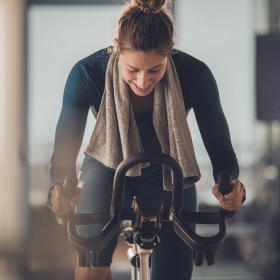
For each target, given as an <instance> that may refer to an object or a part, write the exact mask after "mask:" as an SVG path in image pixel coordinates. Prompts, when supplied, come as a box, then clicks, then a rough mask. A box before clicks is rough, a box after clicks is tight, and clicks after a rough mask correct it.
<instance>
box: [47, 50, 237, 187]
mask: <svg viewBox="0 0 280 280" xmlns="http://www.w3.org/2000/svg"><path fill="white" fill-rule="evenodd" d="M109 56H110V54H109V53H108V52H107V49H102V50H100V51H97V52H95V53H93V54H91V55H90V56H88V57H86V58H84V59H82V60H80V61H78V62H77V63H76V64H75V65H74V67H73V68H72V70H71V72H70V74H69V76H68V79H67V82H66V86H65V90H64V96H63V105H62V110H61V114H60V117H59V120H58V124H57V128H56V134H55V144H54V150H53V155H52V157H51V162H50V170H49V171H50V178H51V181H52V183H53V184H54V183H56V182H62V181H63V180H64V178H65V177H66V175H75V174H76V159H77V155H78V152H79V150H80V147H81V143H82V139H83V135H84V130H85V125H86V120H87V115H88V111H89V108H90V109H91V110H92V112H93V115H94V116H95V117H96V116H97V114H98V111H99V107H100V103H101V99H102V96H103V92H104V87H105V74H106V68H107V64H108V61H109ZM172 59H173V61H174V63H175V66H176V70H177V74H178V77H179V81H180V84H181V88H182V93H183V98H184V103H185V109H186V111H188V110H189V109H191V108H192V109H193V110H194V113H195V117H196V120H197V123H198V127H199V130H200V133H201V136H202V139H203V142H204V145H205V147H206V150H207V152H208V155H209V157H210V160H211V163H212V167H213V176H214V180H215V182H217V178H218V175H219V174H220V173H224V172H226V173H229V174H230V175H231V178H232V179H236V178H238V175H239V166H238V163H237V159H236V155H235V153H234V150H233V147H232V144H231V139H230V133H229V129H228V125H227V121H226V119H225V116H224V113H223V110H222V107H221V104H220V98H219V92H218V88H217V85H216V82H215V79H214V77H213V75H212V73H211V71H210V69H209V68H208V67H207V66H206V65H205V64H204V63H203V62H202V61H200V60H198V59H196V58H194V57H192V56H190V55H188V54H186V53H183V52H181V51H178V52H176V53H175V54H173V55H172Z"/></svg>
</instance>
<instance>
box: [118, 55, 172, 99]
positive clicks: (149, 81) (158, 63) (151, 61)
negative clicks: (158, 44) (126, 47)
mask: <svg viewBox="0 0 280 280" xmlns="http://www.w3.org/2000/svg"><path fill="white" fill-rule="evenodd" d="M118 56H119V63H120V71H121V75H122V77H123V79H124V80H125V81H126V82H127V83H128V84H129V86H130V88H131V89H132V91H133V92H134V93H135V94H136V95H138V96H146V95H148V94H149V93H151V91H152V90H153V89H154V87H155V85H156V84H157V83H158V82H159V81H160V80H161V78H162V77H163V75H164V73H165V70H166V64H167V57H165V56H161V55H158V54H157V53H156V52H153V51H152V52H141V51H124V52H122V53H120V54H119V55H118Z"/></svg>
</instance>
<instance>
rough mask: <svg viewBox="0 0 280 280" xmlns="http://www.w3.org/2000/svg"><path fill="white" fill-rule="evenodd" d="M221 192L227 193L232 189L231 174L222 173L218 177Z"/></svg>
mask: <svg viewBox="0 0 280 280" xmlns="http://www.w3.org/2000/svg"><path fill="white" fill-rule="evenodd" d="M218 184H219V192H220V193H222V195H226V194H228V193H230V192H231V191H232V184H231V178H230V175H229V174H220V175H219V178H218Z"/></svg>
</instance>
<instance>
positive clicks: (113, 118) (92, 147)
mask: <svg viewBox="0 0 280 280" xmlns="http://www.w3.org/2000/svg"><path fill="white" fill-rule="evenodd" d="M153 123H154V127H155V131H156V134H157V136H158V140H159V142H160V145H161V148H162V153H164V154H167V155H170V156H172V157H173V158H175V159H176V160H177V161H178V162H179V164H180V165H181V167H182V170H183V176H184V188H187V187H189V186H191V185H192V184H194V183H196V182H197V181H198V180H199V179H200V177H201V175H200V172H199V168H198V165H197V161H196V158H195V153H194V149H193V144H192V139H191V135H190V131H189V127H188V123H187V120H186V112H185V107H184V100H183V95H182V90H181V86H180V82H179V79H178V75H177V72H176V68H175V65H174V62H173V60H172V58H171V57H170V58H169V59H168V61H167V68H166V72H165V74H164V76H163V78H162V79H161V81H160V82H159V83H158V84H157V85H156V86H155V89H154V106H153ZM141 149H142V150H141ZM85 152H86V153H88V154H89V155H91V156H93V157H94V158H96V159H97V160H99V161H101V162H102V163H103V164H105V165H106V166H108V167H111V168H117V167H118V165H119V164H120V163H121V162H122V161H123V160H124V159H127V158H128V157H129V156H131V155H134V154H137V153H141V152H143V148H142V144H141V139H140V136H139V132H138V128H137V124H136V121H135V117H134V111H133V107H132V104H131V102H130V98H129V85H128V84H127V83H126V82H125V81H124V80H123V78H122V76H121V73H120V68H119V60H118V57H117V56H116V55H115V54H111V57H110V59H109V62H108V66H107V71H106V79H105V91H104V94H103V98H102V101H101V105H100V110H99V113H98V116H97V120H96V124H95V127H94V130H93V132H92V136H91V138H90V142H89V145H88V147H87V148H86V150H85ZM148 165H149V163H143V164H138V165H136V166H134V167H132V168H131V169H130V170H128V172H127V174H126V175H127V176H139V175H141V169H142V168H144V167H146V166H148ZM163 185H164V189H165V190H168V191H171V190H172V188H173V173H172V172H171V170H170V169H169V168H168V167H166V166H163Z"/></svg>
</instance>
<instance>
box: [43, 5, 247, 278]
mask: <svg viewBox="0 0 280 280" xmlns="http://www.w3.org/2000/svg"><path fill="white" fill-rule="evenodd" d="M165 2H166V1H165V0H150V1H149V0H145V1H144V0H132V1H131V3H130V4H128V5H127V7H126V8H125V10H124V12H123V14H122V15H121V17H120V19H119V23H118V29H117V35H116V38H115V39H114V44H115V47H114V48H113V49H112V48H107V49H103V50H100V51H98V52H96V53H94V54H92V55H90V56H88V57H86V58H84V59H82V60H80V61H79V62H78V63H77V64H76V65H75V66H74V67H73V69H72V71H71V73H70V75H69V77H68V80H67V83H66V86H65V92H64V98H63V107H62V111H61V115H60V118H59V121H58V125H57V130H56V137H55V146H54V152H53V155H52V158H51V164H50V177H51V180H52V182H53V187H52V188H51V189H50V192H49V196H48V205H49V207H50V208H51V209H52V210H53V211H54V212H55V213H57V214H60V215H67V214H68V213H69V212H70V211H71V210H72V208H73V207H75V206H76V212H77V213H82V212H93V211H105V210H109V209H110V203H111V196H112V185H113V178H114V172H115V169H116V167H117V166H118V164H119V163H120V162H121V161H122V160H123V159H125V158H127V157H128V156H130V155H132V154H135V153H137V152H141V151H146V152H149V151H153V152H162V153H166V154H170V155H171V156H173V157H175V158H176V159H177V160H178V162H179V163H180V165H181V166H182V169H183V173H184V187H185V189H184V210H189V211H195V210H196V207H197V205H196V191H195V185H194V183H195V182H197V181H198V180H199V178H200V173H199V169H198V166H197V163H196V159H195V155H194V151H193V146H192V142H191V137H190V134H189V130H188V125H187V122H186V112H188V111H189V110H190V109H191V108H193V109H194V112H195V115H196V119H197V123H198V126H199V128H200V131H201V135H202V138H203V141H204V144H205V146H206V149H207V152H208V154H209V156H210V159H211V162H212V165H213V175H214V180H215V182H217V177H218V175H219V174H220V173H224V172H226V173H229V174H230V175H231V178H232V184H233V191H232V192H231V193H230V194H228V195H226V196H223V195H222V194H221V193H220V192H219V191H218V188H217V185H215V186H214V187H213V188H212V192H213V194H214V195H215V197H216V198H217V199H218V200H219V203H220V204H221V205H222V207H224V208H225V209H227V210H235V209H237V208H239V207H240V206H241V204H242V200H244V199H243V198H244V191H245V189H244V186H243V185H242V184H241V183H240V181H239V180H237V178H238V175H239V167H238V163H237V159H236V156H235V153H234V151H233V148H232V145H231V140H230V135H229V130H228V126H227V123H226V120H225V117H224V114H223V111H222V108H221V105H220V101H219V94H218V89H217V86H216V83H215V80H214V78H213V76H212V74H211V72H210V70H209V69H208V67H207V66H206V65H205V64H204V63H203V62H201V61H199V60H197V59H195V58H194V57H191V56H190V55H188V54H185V53H183V52H180V51H175V50H174V49H173V34H174V29H173V23H172V20H171V18H170V16H169V15H168V13H167V12H166V11H165V10H164V4H165ZM89 108H91V109H92V111H93V114H94V116H95V117H97V122H96V125H95V128H94V130H93V133H92V137H91V139H90V142H89V145H88V147H87V149H86V151H85V158H84V161H83V164H82V166H81V170H80V173H79V183H78V187H77V191H76V195H75V196H74V197H73V199H72V200H69V199H67V198H65V197H64V196H63V195H62V193H61V187H60V184H61V182H63V181H64V178H65V177H66V176H67V175H76V169H75V162H76V157H77V154H78V152H79V149H80V146H81V142H82V138H83V133H84V128H85V124H86V119H87V114H88V109H89ZM171 177H172V176H171V174H169V173H168V170H167V169H164V168H163V167H162V165H161V164H156V163H151V164H148V165H147V164H142V165H138V166H136V167H135V168H133V169H132V170H130V171H129V172H128V173H127V178H126V190H125V198H124V203H123V207H124V208H126V207H131V203H132V200H133V196H135V195H138V196H163V197H164V199H165V200H164V208H168V209H169V208H170V206H171V192H170V190H171V189H172V180H171ZM101 228H102V225H94V226H80V227H79V229H78V230H79V234H80V235H81V236H83V237H93V236H95V235H97V234H98V233H99V232H100V230H101ZM193 228H194V227H193ZM159 237H160V239H161V242H160V244H159V245H158V246H157V247H156V248H155V249H154V252H153V254H152V255H151V258H152V279H153V280H159V279H160V280H165V279H168V280H169V279H177V280H180V279H184V280H186V279H190V278H191V275H192V267H193V260H192V252H191V249H190V248H189V247H188V246H187V245H186V244H185V243H184V242H183V241H182V240H181V239H180V238H179V237H178V236H177V234H176V233H175V232H174V230H173V228H172V225H171V223H166V224H165V223H163V225H162V228H161V230H160V232H159ZM117 240H118V236H116V237H115V238H114V239H113V240H112V241H111V242H110V243H109V244H108V246H107V247H106V248H105V249H104V250H103V251H102V252H101V253H100V260H99V262H100V265H99V267H97V268H91V267H90V264H89V254H87V267H86V268H80V267H77V268H76V272H75V277H76V278H75V279H77V280H82V279H98V280H102V279H104V280H109V279H112V278H111V272H110V265H111V261H112V256H113V253H114V250H115V247H116V244H117ZM170 240H172V245H171V244H170V242H169V241H170Z"/></svg>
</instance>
